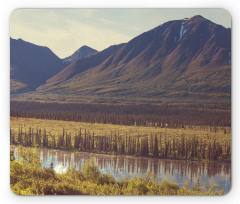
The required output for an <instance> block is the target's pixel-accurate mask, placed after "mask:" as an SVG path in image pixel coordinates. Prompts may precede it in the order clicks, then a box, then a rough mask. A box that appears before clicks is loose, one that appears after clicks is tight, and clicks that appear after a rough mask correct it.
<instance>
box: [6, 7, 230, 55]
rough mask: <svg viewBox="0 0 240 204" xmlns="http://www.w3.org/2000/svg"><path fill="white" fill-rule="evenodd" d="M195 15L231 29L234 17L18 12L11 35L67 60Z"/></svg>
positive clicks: (190, 12)
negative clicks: (81, 51) (84, 49)
mask: <svg viewBox="0 0 240 204" xmlns="http://www.w3.org/2000/svg"><path fill="white" fill-rule="evenodd" d="M195 15H202V16H203V17H205V18H207V19H209V20H211V21H213V22H214V23H217V24H220V25H223V26H224V27H226V28H229V27H230V28H231V15H230V14H229V13H228V11H226V10H224V9H17V10H14V11H13V12H12V14H11V16H10V36H11V37H12V38H14V39H18V38H21V39H23V40H25V41H28V42H31V43H34V44H36V45H41V46H47V47H49V48H50V49H51V50H52V51H53V52H54V53H55V54H56V55H57V56H59V57H60V58H65V57H68V56H70V55H71V54H73V53H74V52H75V51H76V50H77V49H79V48H80V47H81V46H83V45H87V46H89V47H92V48H94V49H96V50H98V51H101V50H103V49H105V48H107V47H109V46H111V45H115V44H120V43H125V42H128V41H129V40H131V39H132V38H134V37H136V36H138V35H140V34H141V33H143V32H146V31H148V30H151V29H152V28H155V27H157V26H159V25H161V24H163V23H165V22H167V21H170V20H179V19H183V18H188V17H192V16H195Z"/></svg>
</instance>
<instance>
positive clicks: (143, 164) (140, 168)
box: [15, 149, 231, 182]
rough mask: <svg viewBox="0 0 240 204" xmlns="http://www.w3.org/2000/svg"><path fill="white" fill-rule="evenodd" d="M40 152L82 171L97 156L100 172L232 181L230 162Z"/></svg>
mask: <svg viewBox="0 0 240 204" xmlns="http://www.w3.org/2000/svg"><path fill="white" fill-rule="evenodd" d="M15 151H16V150H15ZM38 153H39V154H40V155H41V156H42V158H43V162H44V163H45V162H47V161H48V160H50V161H51V160H53V161H56V160H57V162H58V164H62V165H63V166H68V167H70V166H71V165H73V166H75V167H78V168H79V169H81V168H82V165H83V164H84V163H85V162H86V161H88V160H89V159H91V158H92V157H95V158H96V162H97V164H98V167H99V168H100V169H102V170H103V169H111V170H113V172H114V174H119V173H120V172H126V173H127V174H129V175H132V176H137V175H138V174H141V175H144V174H145V173H146V172H147V171H148V170H150V172H151V173H152V174H154V175H156V176H157V177H160V176H161V175H165V176H166V177H174V176H176V175H177V176H178V177H180V178H184V177H188V178H189V179H190V181H191V182H192V181H194V179H195V178H197V177H199V176H201V175H204V176H206V177H207V178H208V179H210V178H212V177H214V176H216V175H229V176H230V179H231V164H226V163H203V162H190V161H179V160H159V159H151V158H150V159H149V158H141V157H129V156H127V157H124V156H107V155H100V154H89V153H82V152H81V153H80V152H79V153H78V152H75V153H71V152H65V151H59V150H57V151H56V150H48V149H42V150H38ZM15 154H17V152H15ZM56 157H57V159H56ZM48 163H49V162H48Z"/></svg>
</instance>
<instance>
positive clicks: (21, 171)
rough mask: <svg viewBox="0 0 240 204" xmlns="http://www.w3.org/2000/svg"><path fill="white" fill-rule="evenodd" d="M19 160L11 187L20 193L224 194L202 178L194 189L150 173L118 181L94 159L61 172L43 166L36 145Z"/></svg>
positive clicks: (13, 163)
mask: <svg viewBox="0 0 240 204" xmlns="http://www.w3.org/2000/svg"><path fill="white" fill-rule="evenodd" d="M18 152H19V158H20V159H19V160H18V161H16V160H15V158H14V154H13V152H11V153H10V159H11V161H10V187H11V189H12V191H13V192H14V193H15V194H17V195H222V194H223V193H224V190H223V189H221V190H217V186H216V185H211V186H210V187H209V186H207V185H206V184H204V185H202V186H201V185H200V182H199V179H198V180H197V181H196V183H195V185H194V187H193V189H190V187H189V183H188V182H185V183H184V186H183V187H182V188H181V187H179V186H178V185H177V184H175V183H171V182H168V181H166V180H163V181H162V182H161V183H159V182H157V181H156V180H155V177H154V175H151V174H150V173H148V174H147V176H145V177H144V178H131V179H127V178H125V179H122V180H120V181H116V180H115V179H114V178H113V176H112V175H106V174H102V173H100V171H99V170H98V167H97V165H96V164H95V163H94V162H93V160H90V161H89V162H87V163H86V164H85V165H84V167H83V169H82V170H76V169H73V168H72V169H69V170H68V171H67V172H66V173H63V174H57V173H56V172H55V171H54V169H53V168H52V167H50V168H44V169H42V168H41V162H40V159H39V156H38V154H37V152H36V149H35V150H34V149H33V148H25V147H22V146H20V147H19V151H18Z"/></svg>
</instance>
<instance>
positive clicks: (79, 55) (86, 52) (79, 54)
mask: <svg viewBox="0 0 240 204" xmlns="http://www.w3.org/2000/svg"><path fill="white" fill-rule="evenodd" d="M96 52H97V50H95V49H93V48H91V47H89V46H87V45H83V46H82V47H80V48H79V49H78V50H77V51H75V52H74V53H73V54H72V55H70V56H69V57H66V58H64V59H63V62H64V63H66V64H71V63H72V62H75V61H76V60H78V59H83V58H85V57H88V56H90V55H92V54H94V53H96Z"/></svg>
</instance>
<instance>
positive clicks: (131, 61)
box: [35, 16, 231, 104]
mask: <svg viewBox="0 0 240 204" xmlns="http://www.w3.org/2000/svg"><path fill="white" fill-rule="evenodd" d="M114 48H115V49H113V50H111V52H110V51H108V49H105V50H104V51H101V52H97V53H94V54H92V55H90V56H88V57H87V58H84V59H78V60H76V61H75V62H73V63H72V64H70V65H69V66H67V67H66V68H64V69H63V70H61V71H60V72H59V73H58V74H56V75H54V76H53V77H52V78H50V79H48V80H47V83H46V84H44V85H42V86H40V87H38V88H37V91H36V93H35V94H37V95H38V96H42V95H44V94H48V95H49V96H51V95H54V97H57V98H58V96H60V95H61V96H63V95H64V96H65V98H67V100H68V98H69V99H70V98H71V97H72V95H75V96H74V99H71V100H77V99H78V98H86V99H88V100H90V101H106V102H112V101H124V100H126V101H138V102H141V101H155V102H161V101H171V102H194V101H197V100H199V99H201V100H202V99H204V101H211V102H218V100H223V101H224V102H226V103H228V104H230V101H231V100H230V94H231V29H226V28H224V27H223V26H220V25H217V24H215V23H213V22H211V21H209V20H207V19H205V18H203V17H201V16H194V17H192V18H185V19H181V20H173V21H169V22H166V23H164V24H162V25H160V26H157V27H155V28H153V29H151V30H149V31H147V32H144V33H142V34H141V35H139V36H137V37H135V38H133V39H132V40H130V41H129V42H128V43H123V44H121V45H118V46H115V47H114ZM78 96H79V97H78Z"/></svg>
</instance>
